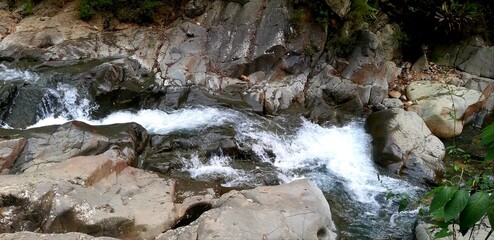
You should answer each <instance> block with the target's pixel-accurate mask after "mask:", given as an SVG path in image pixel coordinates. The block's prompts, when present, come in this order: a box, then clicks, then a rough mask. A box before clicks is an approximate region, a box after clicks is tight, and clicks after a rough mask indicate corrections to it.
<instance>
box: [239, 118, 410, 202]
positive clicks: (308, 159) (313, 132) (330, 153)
mask: <svg viewBox="0 0 494 240" xmlns="http://www.w3.org/2000/svg"><path fill="white" fill-rule="evenodd" d="M239 132H240V134H241V135H242V136H241V137H239V140H240V141H246V140H247V139H250V141H252V142H254V144H253V146H252V149H253V151H254V152H255V153H256V154H257V155H259V156H261V157H262V158H264V161H266V162H271V161H272V159H270V157H269V156H270V155H272V154H268V153H267V152H266V150H270V151H272V152H273V153H274V155H275V159H274V165H275V166H276V167H277V168H278V169H280V171H281V172H280V175H281V177H280V179H281V180H285V181H291V180H293V179H295V178H299V177H304V176H301V175H300V174H298V173H297V171H298V170H301V169H305V170H308V172H309V173H308V175H307V176H305V177H309V178H314V177H315V178H317V174H324V173H314V172H317V171H320V169H321V168H324V169H326V170H327V171H328V172H329V173H330V174H331V175H333V176H335V177H337V178H339V179H342V180H343V181H344V182H345V185H346V186H347V187H348V188H349V189H350V191H349V192H350V193H351V194H352V196H353V197H354V198H355V200H357V201H359V202H364V203H372V204H374V205H376V206H378V205H379V204H378V203H377V200H376V196H377V195H378V194H380V193H385V192H387V191H391V190H390V189H392V191H393V192H394V193H401V192H406V191H407V190H409V189H410V187H411V185H410V184H407V183H406V182H404V181H401V180H396V179H393V178H389V177H385V176H382V177H381V181H379V180H378V178H377V175H378V172H377V170H376V168H375V166H374V164H373V162H372V159H371V154H370V149H371V147H370V141H371V138H370V136H369V135H368V134H366V133H365V130H364V128H363V126H362V124H357V123H351V124H348V125H346V126H344V127H322V126H320V125H317V124H314V123H311V122H309V121H307V120H303V121H302V125H301V126H300V128H299V129H297V130H296V132H295V133H294V134H293V135H291V136H290V135H284V136H278V135H277V134H274V133H272V132H268V131H251V130H250V129H249V130H247V129H241V128H240V129H239ZM306 172H307V171H306ZM325 184H329V185H331V184H332V183H325Z"/></svg>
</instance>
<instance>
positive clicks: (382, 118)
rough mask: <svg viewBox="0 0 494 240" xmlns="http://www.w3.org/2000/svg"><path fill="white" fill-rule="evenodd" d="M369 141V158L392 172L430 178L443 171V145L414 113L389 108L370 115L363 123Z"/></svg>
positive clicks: (430, 179)
mask: <svg viewBox="0 0 494 240" xmlns="http://www.w3.org/2000/svg"><path fill="white" fill-rule="evenodd" d="M365 128H366V130H367V131H368V132H369V133H370V134H371V136H372V138H373V141H372V144H373V157H374V160H375V161H376V162H377V163H378V164H379V165H381V166H383V167H386V168H387V169H389V170H391V171H392V172H393V173H396V174H400V175H401V174H406V175H409V176H411V177H413V178H417V179H419V180H420V181H423V179H426V180H429V181H434V180H435V177H436V173H437V172H440V171H442V170H443V168H444V167H443V165H442V160H443V158H444V155H445V147H444V144H443V143H442V142H441V141H440V140H439V139H438V138H437V137H436V136H434V135H433V134H432V133H431V131H430V130H429V128H428V127H427V126H426V124H425V123H424V121H423V120H422V118H420V116H418V115H417V114H416V113H415V112H407V111H405V110H403V109H398V108H394V109H389V110H383V111H379V112H376V113H373V114H371V115H370V116H369V117H368V118H367V120H366V124H365Z"/></svg>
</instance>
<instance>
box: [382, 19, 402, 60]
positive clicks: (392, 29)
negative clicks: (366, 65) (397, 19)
mask: <svg viewBox="0 0 494 240" xmlns="http://www.w3.org/2000/svg"><path fill="white" fill-rule="evenodd" d="M399 34H402V30H401V29H400V26H398V24H386V25H384V26H383V27H382V28H381V29H378V30H377V31H376V35H377V37H378V38H379V40H380V41H381V51H382V55H383V56H384V59H385V60H387V61H392V60H394V59H396V58H398V57H400V55H401V52H400V43H399V41H398V39H400V38H403V36H400V35H399Z"/></svg>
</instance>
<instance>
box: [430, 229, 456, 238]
mask: <svg viewBox="0 0 494 240" xmlns="http://www.w3.org/2000/svg"><path fill="white" fill-rule="evenodd" d="M451 235H453V233H452V232H451V231H449V230H448V229H442V230H441V231H440V232H438V233H436V234H434V238H444V237H449V236H451Z"/></svg>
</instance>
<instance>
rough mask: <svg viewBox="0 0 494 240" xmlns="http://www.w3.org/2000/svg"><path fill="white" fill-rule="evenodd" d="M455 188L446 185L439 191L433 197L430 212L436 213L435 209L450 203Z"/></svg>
mask: <svg viewBox="0 0 494 240" xmlns="http://www.w3.org/2000/svg"><path fill="white" fill-rule="evenodd" d="M455 191H456V190H455V189H454V188H452V187H444V188H443V189H442V190H441V191H439V192H437V193H436V194H435V195H434V198H433V199H432V202H431V206H430V208H429V212H430V213H434V212H435V211H437V210H439V209H441V208H442V207H444V205H446V203H448V201H449V200H450V199H451V197H453V194H454V193H455Z"/></svg>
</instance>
